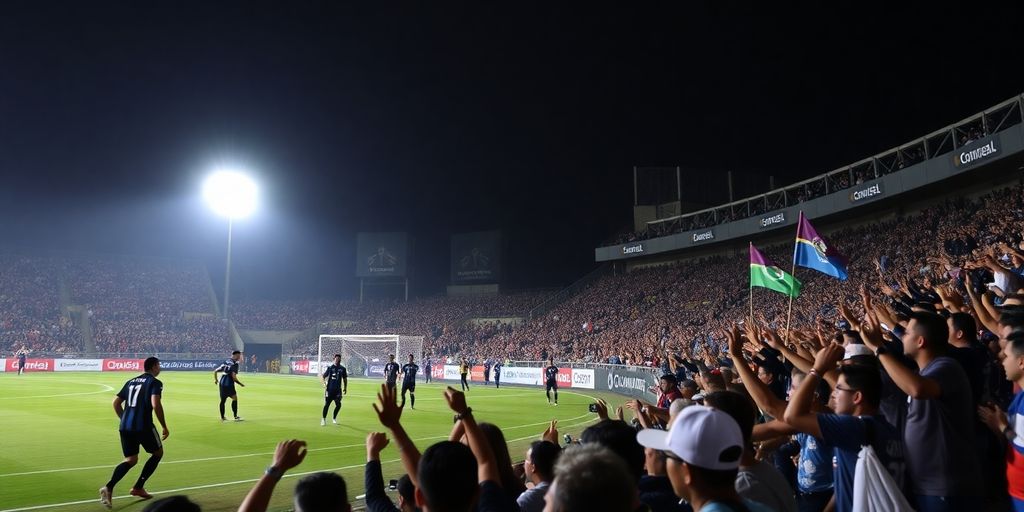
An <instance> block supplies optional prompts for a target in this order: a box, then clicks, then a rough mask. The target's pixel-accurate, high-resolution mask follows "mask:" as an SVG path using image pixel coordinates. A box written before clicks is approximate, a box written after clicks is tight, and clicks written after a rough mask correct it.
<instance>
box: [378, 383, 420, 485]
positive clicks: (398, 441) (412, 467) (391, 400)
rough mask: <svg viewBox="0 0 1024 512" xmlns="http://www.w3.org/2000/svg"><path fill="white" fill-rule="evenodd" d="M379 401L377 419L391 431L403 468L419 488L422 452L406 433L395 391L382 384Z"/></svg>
mask: <svg viewBox="0 0 1024 512" xmlns="http://www.w3.org/2000/svg"><path fill="white" fill-rule="evenodd" d="M377 400H378V401H379V402H380V406H379V407H378V405H377V404H373V410H374V411H377V419H379V420H380V424H381V425H384V427H385V428H387V429H388V430H390V431H391V438H392V439H393V440H394V441H395V446H396V447H398V453H399V455H401V459H402V466H403V467H405V472H406V473H407V474H408V475H409V479H411V480H412V483H413V485H416V486H417V487H418V486H419V485H420V479H419V471H418V470H419V465H420V451H419V449H417V448H416V445H415V444H413V442H412V439H410V438H409V434H407V433H406V432H405V428H404V427H402V423H401V419H402V407H401V406H399V405H398V404H397V403H396V401H395V391H394V390H392V389H391V388H389V387H388V386H387V384H381V385H380V392H379V393H377Z"/></svg>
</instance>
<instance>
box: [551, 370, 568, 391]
mask: <svg viewBox="0 0 1024 512" xmlns="http://www.w3.org/2000/svg"><path fill="white" fill-rule="evenodd" d="M555 381H556V382H558V387H560V388H568V387H572V368H559V369H558V375H557V376H555Z"/></svg>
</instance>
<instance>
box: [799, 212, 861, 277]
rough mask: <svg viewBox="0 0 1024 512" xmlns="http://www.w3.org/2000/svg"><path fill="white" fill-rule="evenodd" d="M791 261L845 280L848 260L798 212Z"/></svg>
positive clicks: (802, 213)
mask: <svg viewBox="0 0 1024 512" xmlns="http://www.w3.org/2000/svg"><path fill="white" fill-rule="evenodd" d="M793 261H794V262H795V263H796V264H797V265H800V266H801V267H807V268H813V269H814V270H817V271H818V272H821V273H824V274H828V275H830V276H832V277H835V278H838V279H840V280H843V281H845V280H846V267H847V265H849V263H850V260H849V259H848V258H847V257H846V256H843V255H842V254H839V251H837V250H836V249H835V247H832V246H830V245H828V243H827V242H825V239H824V238H822V237H820V236H819V235H818V232H817V231H815V230H814V227H813V226H811V222H810V221H809V220H807V217H804V212H800V221H799V222H798V223H797V228H796V247H795V248H794V249H793Z"/></svg>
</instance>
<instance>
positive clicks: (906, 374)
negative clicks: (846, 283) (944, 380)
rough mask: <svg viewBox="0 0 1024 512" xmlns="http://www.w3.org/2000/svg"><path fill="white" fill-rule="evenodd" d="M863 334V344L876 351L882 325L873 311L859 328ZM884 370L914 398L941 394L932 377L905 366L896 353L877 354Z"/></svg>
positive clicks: (940, 389) (880, 340)
mask: <svg viewBox="0 0 1024 512" xmlns="http://www.w3.org/2000/svg"><path fill="white" fill-rule="evenodd" d="M861 332H862V333H863V334H864V335H863V338H864V344H865V345H867V346H868V347H869V348H871V350H875V351H877V350H878V348H879V347H881V346H883V345H884V343H883V340H882V327H881V325H879V322H878V316H877V315H875V313H874V311H872V312H870V313H868V315H867V317H866V318H865V321H864V325H863V326H862V328H861ZM878 360H879V361H881V363H882V367H883V368H885V372H886V373H888V374H889V377H891V378H892V381H893V383H894V384H896V386H897V387H898V388H900V390H901V391H903V392H904V393H906V394H907V395H908V396H910V397H911V398H913V399H915V400H929V399H932V398H938V397H939V396H941V395H942V386H940V385H939V383H938V382H937V381H935V380H934V379H929V378H928V377H922V376H921V375H920V374H918V373H917V372H915V371H914V370H911V369H910V368H908V367H907V366H905V365H904V364H903V363H902V362H901V361H900V359H899V357H898V356H897V355H896V354H890V353H888V352H886V353H883V354H881V355H879V356H878Z"/></svg>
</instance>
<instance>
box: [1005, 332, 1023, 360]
mask: <svg viewBox="0 0 1024 512" xmlns="http://www.w3.org/2000/svg"><path fill="white" fill-rule="evenodd" d="M1006 346H1008V347H1010V352H1013V355H1015V356H1017V357H1020V356H1024V331H1013V332H1011V333H1010V334H1009V335H1007V336H1006Z"/></svg>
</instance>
